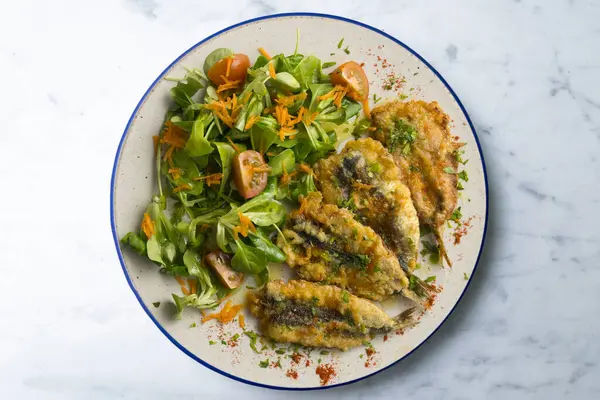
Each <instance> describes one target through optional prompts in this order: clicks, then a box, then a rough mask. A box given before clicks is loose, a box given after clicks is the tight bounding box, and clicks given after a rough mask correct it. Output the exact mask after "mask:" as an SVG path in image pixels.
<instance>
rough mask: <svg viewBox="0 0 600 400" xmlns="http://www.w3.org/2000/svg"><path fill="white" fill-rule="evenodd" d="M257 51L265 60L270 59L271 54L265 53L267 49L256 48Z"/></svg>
mask: <svg viewBox="0 0 600 400" xmlns="http://www.w3.org/2000/svg"><path fill="white" fill-rule="evenodd" d="M258 52H259V53H260V54H262V55H263V56H264V57H265V58H266V59H267V60H270V59H271V58H272V57H271V55H270V54H269V53H267V51H266V50H265V49H264V48H262V47H259V48H258Z"/></svg>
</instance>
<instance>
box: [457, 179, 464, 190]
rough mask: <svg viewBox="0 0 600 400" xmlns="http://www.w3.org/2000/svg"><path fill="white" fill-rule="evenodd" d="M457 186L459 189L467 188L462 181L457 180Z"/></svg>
mask: <svg viewBox="0 0 600 400" xmlns="http://www.w3.org/2000/svg"><path fill="white" fill-rule="evenodd" d="M456 188H457V189H458V190H465V187H464V186H463V185H462V182H461V181H458V182H456Z"/></svg>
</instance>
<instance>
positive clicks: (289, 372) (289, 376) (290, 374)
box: [285, 369, 298, 379]
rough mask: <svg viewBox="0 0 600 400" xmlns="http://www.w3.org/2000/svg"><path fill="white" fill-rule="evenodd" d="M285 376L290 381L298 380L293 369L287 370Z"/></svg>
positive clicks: (296, 373)
mask: <svg viewBox="0 0 600 400" xmlns="http://www.w3.org/2000/svg"><path fill="white" fill-rule="evenodd" d="M285 376H287V377H288V378H292V379H298V372H297V371H296V370H294V369H288V370H287V372H286V373H285Z"/></svg>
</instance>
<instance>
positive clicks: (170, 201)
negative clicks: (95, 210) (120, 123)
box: [121, 49, 362, 316]
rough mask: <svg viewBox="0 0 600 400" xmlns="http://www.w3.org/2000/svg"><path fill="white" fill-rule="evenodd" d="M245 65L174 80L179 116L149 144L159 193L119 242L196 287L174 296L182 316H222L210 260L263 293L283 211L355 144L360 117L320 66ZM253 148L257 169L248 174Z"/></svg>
mask: <svg viewBox="0 0 600 400" xmlns="http://www.w3.org/2000/svg"><path fill="white" fill-rule="evenodd" d="M238 56H240V57H238ZM242 56H243V57H242ZM236 57H237V58H236ZM244 57H245V59H247V57H246V56H245V55H238V54H233V51H231V50H229V49H216V50H214V51H213V52H212V53H211V54H210V55H209V56H208V57H207V58H206V60H205V63H204V66H203V70H200V69H197V68H192V69H188V70H187V73H186V75H185V77H184V78H182V79H177V80H176V85H175V86H174V87H173V88H172V89H171V96H172V98H173V101H174V106H173V107H172V108H171V109H170V110H169V111H168V112H167V114H166V117H165V122H164V126H163V128H162V129H161V132H160V134H159V135H158V136H155V137H154V141H155V142H154V143H155V153H156V154H155V162H156V165H155V168H156V172H157V194H156V195H154V196H153V197H152V199H151V201H150V204H149V205H148V207H147V209H146V212H145V213H144V217H143V220H142V223H141V227H140V229H139V230H138V231H136V232H130V233H128V234H126V235H125V236H124V237H123V238H122V239H121V242H122V243H123V244H126V245H128V247H130V248H131V249H132V250H134V251H135V252H137V253H138V254H140V255H142V256H146V257H148V258H149V259H150V260H152V261H153V262H154V263H156V264H157V265H159V266H160V271H161V272H163V273H165V274H168V275H172V276H174V277H186V278H188V281H189V279H192V280H195V281H196V282H197V284H195V285H190V289H189V290H184V293H185V295H184V296H178V295H176V294H173V299H174V301H175V304H176V306H177V310H178V314H177V315H178V316H179V315H180V314H181V311H182V310H183V309H184V308H185V307H195V308H199V309H203V308H213V307H216V306H217V305H218V304H219V300H220V299H223V298H224V297H225V296H227V295H228V294H230V293H231V291H233V290H236V289H235V288H231V287H228V285H226V284H225V283H226V282H223V278H222V277H221V276H219V274H218V273H217V271H216V270H215V269H213V268H210V267H209V266H208V265H207V263H206V260H205V256H206V255H207V254H208V253H211V252H215V251H219V252H222V253H226V254H230V255H232V256H231V257H230V265H229V266H228V267H230V268H231V269H232V270H233V271H236V272H241V273H244V274H249V275H251V276H253V277H254V280H255V282H256V285H257V286H261V285H263V284H264V283H266V282H267V281H268V279H269V269H268V263H269V262H275V263H281V262H285V255H284V254H283V253H282V251H281V250H280V249H279V248H278V247H277V246H275V245H274V244H273V241H272V239H273V237H274V236H276V235H278V234H280V230H279V227H280V226H281V225H282V224H283V223H284V220H285V218H286V214H287V207H290V206H294V205H296V203H297V201H298V197H299V196H300V195H306V194H307V193H309V192H312V191H315V190H316V187H315V183H314V180H313V175H312V170H311V169H310V167H309V165H311V164H312V163H314V162H315V161H317V160H319V159H321V158H323V157H325V156H327V155H328V154H329V153H330V152H332V151H334V149H335V144H336V143H337V142H338V141H340V140H345V139H347V138H348V137H350V136H351V134H352V130H353V129H352V126H353V125H352V123H351V122H348V121H349V120H350V119H351V118H354V117H356V116H357V115H358V113H359V112H360V110H361V108H362V106H361V105H360V104H359V103H358V102H356V101H354V100H351V99H349V98H348V97H346V96H344V94H345V92H342V91H340V90H339V87H337V86H334V85H332V84H331V80H330V77H329V76H328V75H327V74H325V73H323V70H322V68H323V64H322V63H321V60H319V59H318V58H317V57H315V56H304V55H302V54H298V53H297V51H296V52H295V53H294V54H292V55H289V56H285V55H283V54H279V55H276V56H274V57H267V56H266V55H260V56H259V57H258V58H257V59H256V61H255V62H254V64H253V65H252V66H250V65H245V64H244ZM221 72H222V73H221ZM213 76H217V77H219V78H216V79H213V78H212V77H213ZM240 76H241V77H242V78H241V79H234V78H235V77H240ZM220 78H222V79H220ZM169 79H171V78H169ZM171 80H173V79H171ZM215 81H216V82H215ZM355 120H356V118H355ZM250 149H252V150H254V152H252V154H253V155H254V159H255V160H258V161H257V162H258V163H254V164H244V163H241V162H240V159H241V158H242V155H243V154H244V153H247V151H248V150H250ZM256 153H258V154H259V156H257V155H256ZM236 163H237V164H236ZM236 168H238V169H241V170H240V171H236ZM236 172H237V175H236ZM240 174H241V175H240ZM243 174H246V175H247V174H250V175H249V176H250V179H249V180H247V181H243V180H241V179H238V178H239V176H244V175H243ZM242 185H250V187H244V188H242V187H241V186H242ZM243 189H245V191H244V190H243ZM248 190H250V194H247V193H249V192H248ZM253 192H254V193H253ZM186 292H187V293H186Z"/></svg>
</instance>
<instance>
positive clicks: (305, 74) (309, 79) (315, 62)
mask: <svg viewBox="0 0 600 400" xmlns="http://www.w3.org/2000/svg"><path fill="white" fill-rule="evenodd" d="M320 69H321V60H319V59H318V58H317V57H315V56H308V57H306V58H303V59H302V61H300V62H299V63H298V65H296V67H295V68H294V70H293V71H292V75H293V76H294V78H296V80H297V81H298V82H299V83H300V86H301V87H302V89H303V90H306V89H308V86H309V85H310V84H312V83H314V82H315V77H316V75H317V72H318V70H320Z"/></svg>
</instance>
